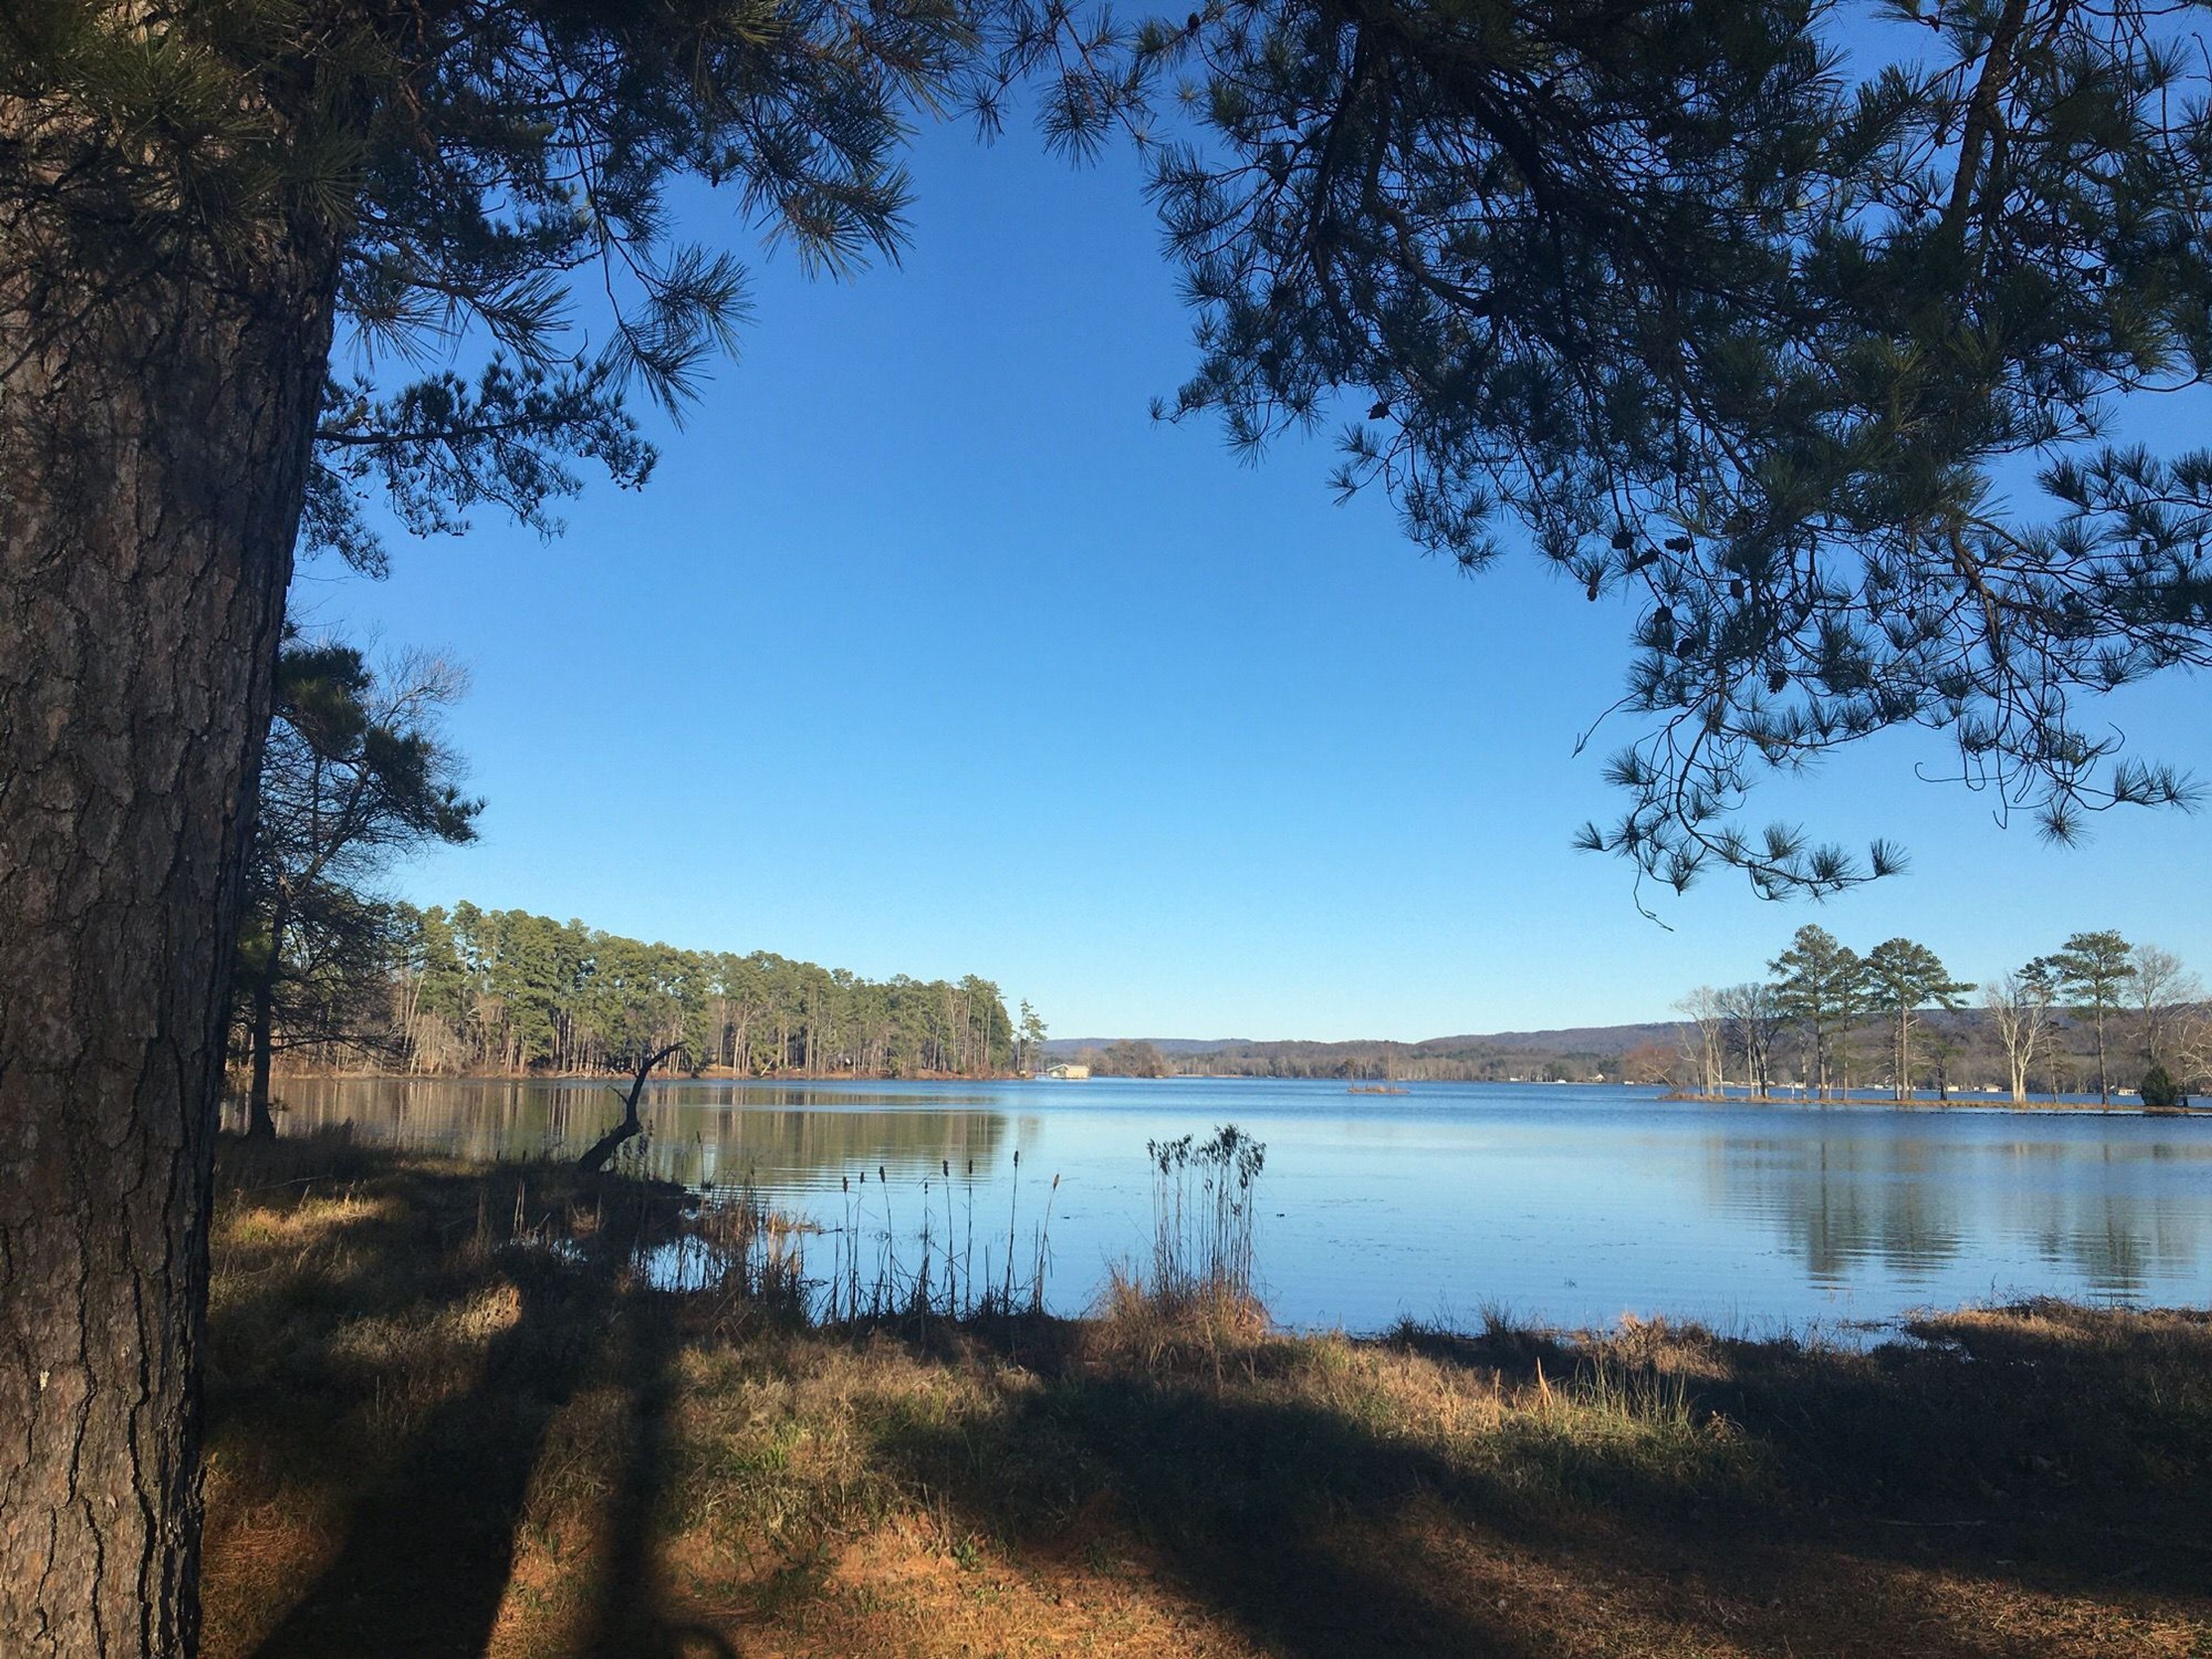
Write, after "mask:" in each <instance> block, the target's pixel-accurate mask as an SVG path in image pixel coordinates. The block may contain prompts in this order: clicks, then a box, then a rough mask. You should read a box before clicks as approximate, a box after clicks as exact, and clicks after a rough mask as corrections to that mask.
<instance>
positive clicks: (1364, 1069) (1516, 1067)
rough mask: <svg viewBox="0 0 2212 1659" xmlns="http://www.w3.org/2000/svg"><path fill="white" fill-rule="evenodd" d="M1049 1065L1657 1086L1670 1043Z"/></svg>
mask: <svg viewBox="0 0 2212 1659" xmlns="http://www.w3.org/2000/svg"><path fill="white" fill-rule="evenodd" d="M1051 1051H1052V1053H1053V1055H1054V1058H1057V1059H1066V1060H1073V1061H1075V1062H1076V1063H1078V1064H1079V1065H1085V1066H1089V1067H1090V1068H1091V1072H1092V1073H1093V1074H1094V1075H1096V1076H1099V1077H1169V1076H1178V1075H1180V1076H1186V1077H1267V1078H1307V1079H1341V1080H1343V1081H1346V1082H1379V1081H1383V1080H1386V1079H1395V1080H1397V1081H1399V1082H1401V1083H1504V1082H1507V1081H1510V1080H1514V1079H1524V1080H1533V1081H1535V1082H1540V1083H1548V1082H1553V1081H1559V1082H1565V1083H1592V1082H1598V1081H1607V1082H1619V1081H1623V1080H1626V1081H1631V1082H1638V1083H1657V1082H1662V1081H1666V1080H1668V1079H1667V1072H1668V1066H1670V1065H1671V1064H1672V1063H1673V1061H1674V1054H1675V1051H1674V1048H1673V1046H1672V1045H1671V1043H1669V1044H1668V1045H1665V1046H1661V1045H1656V1044H1653V1043H1649V1042H1645V1043H1640V1044H1639V1043H1632V1044H1630V1045H1628V1046H1627V1048H1626V1051H1625V1052H1624V1051H1623V1050H1622V1049H1620V1048H1606V1049H1599V1048H1589V1049H1578V1050H1574V1051H1563V1050H1554V1049H1549V1048H1533V1047H1532V1048H1517V1047H1514V1046H1511V1045H1508V1044H1501V1043H1498V1042H1491V1041H1486V1040H1484V1039H1481V1038H1469V1037H1435V1038H1431V1039H1429V1040H1427V1041H1425V1042H1231V1043H1223V1044H1221V1045H1219V1046H1218V1047H1207V1048H1194V1047H1184V1046H1182V1045H1178V1046H1177V1047H1176V1049H1175V1051H1174V1052H1172V1053H1169V1052H1165V1051H1164V1050H1163V1049H1162V1048H1161V1047H1160V1045H1158V1043H1154V1042H1145V1041H1141V1040H1135V1041H1130V1040H1124V1041H1121V1042H1109V1043H1104V1044H1096V1045H1092V1044H1085V1045H1079V1046H1077V1047H1074V1048H1069V1047H1068V1046H1067V1045H1066V1044H1058V1043H1056V1044H1054V1045H1051Z"/></svg>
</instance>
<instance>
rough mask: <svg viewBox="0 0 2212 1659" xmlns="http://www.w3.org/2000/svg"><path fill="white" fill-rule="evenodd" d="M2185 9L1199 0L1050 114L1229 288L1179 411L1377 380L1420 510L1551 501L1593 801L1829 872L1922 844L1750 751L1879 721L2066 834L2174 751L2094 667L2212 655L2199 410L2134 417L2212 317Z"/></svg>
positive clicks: (1341, 476)
mask: <svg viewBox="0 0 2212 1659" xmlns="http://www.w3.org/2000/svg"><path fill="white" fill-rule="evenodd" d="M2196 19H2197V9H2196V8H2194V7H2193V6H2188V5H2165V4H2158V3H2144V0H2112V3H2106V4H2099V5H2081V4H2075V3H2069V0H1954V3H1949V4H1945V5H1940V6H1938V5H1934V4H1930V5H1929V6H1926V7H1924V8H1923V7H1922V6H1920V5H1918V4H1916V3H1911V0H1899V3H1892V4H1887V5H1882V6H1879V7H1875V6H1865V7H1852V8H1841V7H1830V6H1825V5H1820V4H1814V3H1780V4H1773V3H1767V4H1745V3H1741V0H1673V3H1666V4H1660V5H1652V6H1640V5H1639V6H1627V5H1622V4H1619V3H1616V0H1546V3H1534V4H1531V3H1506V0H1474V3H1468V4H1464V5H1453V6H1448V7H1447V6H1434V5H1430V4H1425V3H1417V0H1214V3H1212V4H1210V5H1208V6H1207V7H1206V9H1205V10H1203V11H1202V12H1200V13H1194V14H1193V15H1191V16H1190V17H1189V18H1188V19H1187V20H1182V21H1179V22H1176V23H1174V24H1170V25H1156V26H1152V27H1149V28H1147V29H1146V30H1143V31H1140V32H1139V33H1137V34H1135V35H1133V36H1132V37H1130V44H1131V49H1132V52H1133V62H1134V64H1136V68H1135V69H1134V70H1131V71H1129V72H1127V73H1125V74H1123V75H1122V76H1121V78H1120V79H1118V80H1116V79H1115V78H1114V77H1113V76H1112V75H1111V74H1110V73H1109V74H1101V75H1099V76H1097V77H1096V78H1095V79H1094V80H1093V81H1091V82H1089V83H1087V91H1088V93H1089V96H1088V98H1087V100H1079V99H1069V98H1066V97H1063V98H1062V100H1061V101H1060V116H1059V123H1060V125H1061V126H1063V127H1066V128H1068V129H1069V130H1070V131H1072V132H1073V134H1074V135H1075V137H1076V139H1077V141H1078V142H1081V141H1083V140H1085V139H1087V138H1089V137H1091V136H1092V135H1093V134H1094V133H1095V131H1096V129H1097V126H1098V125H1099V124H1100V123H1101V121H1102V120H1103V119H1106V118H1110V117H1111V116H1118V118H1121V119H1122V120H1124V121H1127V122H1128V123H1129V124H1130V125H1133V126H1135V127H1137V128H1138V129H1139V131H1140V132H1143V133H1144V134H1145V135H1146V137H1148V138H1149V139H1150V140H1152V142H1153V143H1155V145H1156V153H1157V157H1158V160H1157V164H1156V168H1155V173H1154V190H1155V192H1156V194H1157V196H1158V200H1159V203H1160V205H1161V208H1162V210H1163V212H1164V216H1165V220H1166V224H1167V228H1168V231H1169V236H1170V246H1171V248H1172V250H1173V252H1174V254H1175V256H1176V258H1177V259H1178V260H1179V261H1180V263H1181V264H1182V269H1183V270H1184V273H1185V277H1186V282H1187V285H1188V291H1189V294H1190V296H1191V299H1192V301H1193V302H1194V305H1195V307H1197V309H1198V312H1199V319H1200V320H1199V325H1198V345H1199V349H1200V366H1199V368H1198V371H1197V373H1196V374H1195V375H1194V377H1193V378H1192V380H1190V381H1189V383H1188V385H1187V386H1184V387H1183V389H1182V392H1181V393H1180V394H1179V396H1178V397H1177V398H1176V400H1175V401H1174V403H1173V404H1172V405H1170V412H1171V413H1172V414H1174V415H1176V416H1187V415H1190V414H1193V413H1196V412H1199V411H1203V410H1214V411H1218V413H1219V415H1220V416H1221V417H1222V418H1223V419H1224V421H1225V423H1226V426H1227V429H1228V432H1229V434H1230V436H1231V439H1232V440H1233V441H1235V442H1236V443H1237V445H1238V446H1240V447H1245V448H1248V449H1256V448H1257V447H1261V446H1262V445H1264V444H1265V443H1266V442H1267V441H1268V440H1269V439H1270V438H1271V437H1273V436H1274V435H1278V434H1279V433H1281V432H1283V431H1285V429H1288V428H1296V427H1298V426H1302V425H1311V424H1314V423H1316V422H1323V421H1327V420H1330V419H1334V418H1337V417H1339V416H1343V415H1346V414H1348V415H1350V416H1352V418H1351V419H1349V421H1348V422H1346V425H1345V426H1344V428H1343V431H1342V436H1341V444H1342V449H1343V454H1344V460H1343V464H1342V466H1341V468H1340V471H1339V473H1338V477H1337V483H1338V485H1339V487H1340V489H1342V490H1343V491H1345V492H1346V493H1349V492H1352V491H1354V490H1358V489H1364V488H1369V487H1377V488H1381V489H1384V490H1386V491H1388V492H1389V495H1390V496H1391V498H1392V499H1393V500H1394V501H1395V502H1396V504H1397V506H1398V507H1399V510H1400V512H1401V515H1402V517H1403V520H1404V523H1405V526H1406V528H1407V532H1408V533H1409V534H1410V535H1411V536H1412V537H1413V539H1414V540H1415V541H1417V542H1418V543H1419V544H1421V545H1423V546H1424V547H1426V548H1429V549H1431V550H1435V551H1437V552H1439V553H1443V554H1446V555H1449V556H1451V557H1453V558H1455V559H1456V560H1458V561H1459V562H1461V563H1462V564H1463V565H1464V566H1466V567H1467V568H1469V569H1476V568H1480V567H1482V566H1484V565H1486V564H1487V563H1489V562H1491V561H1492V560H1493V559H1494V558H1496V557H1497V556H1498V554H1499V552H1500V550H1501V548H1502V547H1504V545H1505V544H1507V543H1508V542H1509V541H1510V540H1513V539H1516V538H1522V537H1525V538H1527V539H1528V540H1529V541H1531V542H1533V544H1534V546H1535V547H1536V549H1537V550H1539V551H1540V552H1541V555H1542V556H1544V557H1545V558H1547V559H1548V560H1550V561H1551V562H1553V564H1554V565H1555V566H1556V567H1557V568H1559V570H1560V571H1561V572H1562V573H1564V574H1566V575H1568V576H1569V577H1570V578H1571V580H1572V581H1573V582H1574V583H1575V584H1576V585H1577V586H1580V587H1581V588H1583V590H1584V591H1585V592H1587V593H1588V595H1589V598H1590V599H1593V600H1595V599H1600V598H1601V597H1602V596H1604V595H1606V594H1607V593H1618V594H1621V595H1624V596H1626V598H1627V599H1628V600H1629V602H1630V603H1631V604H1632V606H1633V607H1634V611H1635V622H1634V634H1633V641H1634V647H1635V653H1636V654H1635V657H1634V661H1633V666H1632V670H1631V672H1630V675H1629V679H1628V687H1627V690H1626V695H1625V696H1624V697H1623V698H1622V700H1621V702H1620V706H1619V707H1620V710H1622V711H1626V713H1628V714H1630V715H1631V716H1632V717H1635V716H1641V717H1643V719H1644V729H1643V731H1642V732H1641V734H1640V735H1639V736H1638V737H1637V738H1635V740H1634V741H1633V742H1632V743H1631V744H1629V746H1628V747H1626V749H1624V750H1621V751H1620V753H1619V754H1618V755H1617V756H1616V757H1614V758H1613V761H1612V762H1611V763H1610V765H1609V767H1608V773H1609V775H1610V777H1611V778H1612V780H1613V781H1614V782H1616V783H1617V784H1619V785H1620V787H1623V788H1624V789H1625V790H1626V792H1627V793H1628V796H1629V806H1628V810H1627V811H1626V812H1625V813H1624V814H1623V815H1622V816H1621V817H1620V818H1619V819H1618V820H1617V821H1616V822H1614V823H1611V824H1609V825H1591V826H1589V828H1587V829H1585V830H1584V831H1583V836H1582V842H1583V845H1585V846H1586V847H1588V848H1591V849H1592V850H1606V851H1611V852H1614V853H1618V854H1622V855H1624V856H1626V857H1627V858H1629V859H1630V860H1632V861H1633V863H1634V864H1635V866H1637V867H1638V872H1639V873H1640V875H1642V876H1645V877H1650V878H1656V879H1658V880H1661V881H1663V882H1665V883H1667V884H1670V885H1672V886H1674V888H1676V889H1680V888H1681V887H1683V886H1686V885H1687V884H1688V883H1689V882H1691V881H1692V879H1694V878H1696V876H1697V875H1698V874H1699V872H1700V871H1701V870H1702V869H1704V868H1705V867H1707V866H1711V865H1712V864H1715V863H1719V864H1722V865H1726V866H1735V867H1737V868H1739V869H1741V870H1743V871H1744V872H1747V874H1748V876H1749V877H1750V878H1751V879H1752V881H1753V884H1755V885H1756V886H1757V888H1758V889H1759V890H1760V891H1761V892H1763V893H1765V894H1768V895H1770V896H1772V895H1780V894H1788V893H1810V894H1814V895H1819V894H1823V893H1827V892H1832V891H1833V890H1837V889H1838V888H1839V887H1842V886H1844V885H1847V884H1850V883H1852V882H1854V881H1857V880H1860V879H1863V878H1867V877H1869V876H1871V875H1875V874H1880V873H1882V872H1887V871H1889V870H1893V869H1895V868H1897V867H1898V866H1899V861H1900V859H1899V854H1898V853H1897V852H1896V851H1895V850H1894V849H1893V848H1889V847H1887V846H1886V845H1883V844H1881V843H1876V844H1875V846H1873V847H1872V848H1869V849H1868V851H1867V853H1866V854H1865V855H1864V856H1863V857H1855V856H1852V855H1850V854H1847V853H1845V852H1844V851H1843V850H1841V849H1839V848H1833V847H1822V846H1816V845H1814V843H1812V842H1810V841H1808V838H1807V837H1806V836H1804V835H1802V833H1801V832H1799V831H1797V830H1796V829H1790V828H1787V827H1782V826H1778V827H1776V828H1774V829H1770V830H1768V831H1766V832H1765V834H1764V835H1754V834H1751V833H1748V832H1747V830H1746V829H1744V828H1743V827H1742V825H1741V823H1740V822H1739V819H1740V815H1741V810H1742V808H1743V806H1744V805H1745V802H1746V797H1747V793H1748V792H1749V791H1750V789H1751V788H1752V787H1753V784H1754V782H1755V781H1756V780H1757V778H1758V777H1759V775H1761V774H1762V773H1763V772H1765V771H1767V770H1770V769H1778V770H1782V771H1785V772H1786V771H1791V770H1796V769H1802V768H1803V767H1805V766H1806V765H1808V763H1811V762H1813V761H1814V760H1815V759H1817V757H1820V755H1821V754H1823V753H1824V752H1826V750H1830V749H1832V748H1833V747H1835V746H1837V745H1838V744H1844V743H1847V742H1849V741H1851V740H1853V739H1855V738H1863V737H1866V736H1868V735H1869V734H1871V733H1874V732H1878V731H1881V730H1883V729H1885V728H1889V727H1896V726H1924V727H1929V728H1933V729H1935V730H1936V731H1937V732H1941V733H1942V734H1943V736H1944V738H1946V739H1947V740H1948V743H1949V744H1951V745H1952V746H1953V750H1954V755H1953V760H1954V771H1955V774H1956V775H1957V776H1958V777H1960V779H1963V780H1964V781H1966V782H1967V783H1969V784H1971V785H1972V786H1975V787H1978V788H1983V789H1986V790H1988V791H1990V792H1991V793H1992V794H1993V795H1994V796H1995V798H1996V800H1997V801H1998V803H1999V804H2000V805H2001V808H2002V810H2003V811H2010V810H2012V809H2014V808H2023V809H2027V810H2028V811H2032V812H2033V814H2034V816H2035V817H2037V819H2038V820H2039V823H2041V825H2042V827H2043V829H2044V830H2045V832H2046V833H2048V834H2049V835H2051V836H2055V837H2057V838H2059V839H2062V840H2070V839H2072V838H2074V837H2075V836H2077V835H2079V834H2080V833H2081V828H2082V825H2083V822H2084V814H2085V813H2086V812H2087V811H2093V810H2095V809H2097V808H2100V807H2104V806H2109V805H2116V804H2124V803H2146V804H2150V803H2166V804H2172V803H2176V802H2180V801H2185V799H2187V798H2188V796H2189V795H2190V793H2191V786H2190V785H2189V783H2188V781H2187V780H2186V779H2185V778H2183V777H2181V776H2179V775H2176V774H2175V773H2174V772H2172V770H2170V769H2166V768H2163V767H2160V766H2157V765H2154V764H2150V763H2144V762H2142V761H2140V760H2136V759H2133V758H2123V757H2120V756H2119V755H2118V738H2116V737H2114V736H2112V735H2110V734H2108V733H2106V732H2102V731H2100V730H2099V729H2097V728H2096V727H2095V726H2093V725H2092V724H2091V723H2090V720H2089V717H2088V715H2087V713H2086V712H2085V710H2084V708H2083V706H2082V705H2083V702H2084V700H2085V699H2089V700H2093V698H2094V696H2096V695H2097V694H2099V693H2101V692H2104V691H2106V690H2111V689H2112V688H2113V687H2115V686H2118V685H2121V684H2126V683H2128V682H2130V681H2132V680H2136V679H2139V678H2142V677H2143V676H2145V675H2147V674H2150V673H2153V672H2154V671H2160V670H2163V669H2168V668H2172V667H2175V666H2179V665H2189V666H2201V665H2204V664H2205V663H2206V662H2207V661H2208V659H2212V565H2208V564H2207V562H2206V561H2205V557H2204V549H2203V538H2204V535H2205V532H2206V530H2207V528H2208V526H2212V452H2203V451H2193V450H2192V451H2186V452H2179V453H2153V452H2150V451H2148V450H2145V449H2143V448H2142V447H2136V446H2132V445H2130V444H2127V443H2124V442H2121V441H2117V440H2116V439H2115V438H2114V437H2113V436H2112V414H2113V409H2114V404H2115V402H2116V400H2117V399H2118V398H2122V397H2124V396H2125V395H2129V394H2133V393H2140V392H2170V391H2174V390H2178V389H2180V388H2183V387H2186V386H2193V385H2195V384H2196V383H2197V381H2198V380H2200V379H2201V378H2202V377H2203V374H2204V373H2205V371H2206V368H2207V367H2208V364H2212V269H2208V264H2207V260H2206V257H2205V256H2206V240H2205V239H2206V235H2207V233H2208V224H2212V219H2208V213H2212V194H2208V184H2207V179H2208V169H2207V165H2206V164H2207V161H2208V158H2212V127H2209V126H2208V122H2207V118H2206V114H2205V94H2206V91H2207V88H2208V86H2212V68H2208V63H2212V59H2208V57H2207V54H2206V52H2205V51H2204V49H2203V47H2204V43H2203V40H2202V39H2201V38H2199V35H2198V33H2197V23H2196ZM1877 21H1879V23H1880V26H1879V27H1877ZM1847 26H1848V27H1850V28H1851V29H1852V30H1854V31H1855V32H1856V35H1857V40H1856V45H1857V47H1858V51H1857V53H1856V54H1855V55H1854V56H1853V57H1852V58H1850V60H1849V62H1848V64H1847V63H1846V61H1845V59H1844V58H1843V56H1842V55H1841V53H1840V51H1839V48H1838V40H1839V38H1840V37H1841V35H1842V34H1843V33H1844V29H1845V27H1847ZM1870 52H1871V53H1872V54H1874V55H1873V56H1871V57H1870V56H1869V53H1870ZM1885 54H1886V56H1885ZM1096 56H1097V55H1096V54H1095V53H1094V54H1093V55H1092V57H1091V58H1085V59H1079V60H1073V61H1075V63H1076V68H1077V70H1080V69H1081V68H1082V67H1083V66H1084V65H1085V64H1088V63H1089V62H1091V61H1094V60H1095V58H1096ZM1063 61H1068V60H1066V59H1064V60H1063ZM1072 72H1073V71H1072ZM1176 76H1182V77H1183V81H1182V85H1183V89H1184V90H1185V92H1186V93H1187V94H1188V100H1187V103H1186V105H1185V107H1186V108H1187V109H1188V112H1189V113H1188V116H1187V117H1186V118H1183V119H1182V121H1181V122H1179V123H1178V122H1177V121H1176V118H1174V116H1173V115H1172V114H1170V115H1166V116H1163V115H1162V113H1161V106H1163V105H1164V100H1163V99H1162V98H1161V96H1160V94H1161V93H1162V91H1163V89H1164V88H1165V87H1166V85H1167V84H1168V83H1169V82H1170V81H1172V80H1174V79H1175V78H1176ZM1077 78H1078V79H1079V80H1080V76H1079V75H1078V76H1077ZM1071 111H1073V113H1071ZM1102 111H1103V112H1110V113H1109V115H1106V116H1102V115H1101V114H1100V113H1099V112H1102ZM1086 114H1087V116H1088V120H1087V121H1086V120H1085V118H1084V117H1085V115H1086ZM1155 120H1158V121H1160V122H1161V123H1162V125H1161V127H1160V128H1159V129H1158V131H1154V130H1152V127H1151V125H1150V124H1151V123H1152V122H1154V121H1155ZM2031 480H2032V481H2033V482H2032V483H2031Z"/></svg>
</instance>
